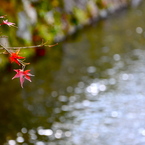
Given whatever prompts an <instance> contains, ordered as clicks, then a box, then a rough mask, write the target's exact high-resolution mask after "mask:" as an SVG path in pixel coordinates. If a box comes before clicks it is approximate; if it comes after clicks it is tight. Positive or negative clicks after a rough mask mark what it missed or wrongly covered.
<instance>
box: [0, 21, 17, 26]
mask: <svg viewBox="0 0 145 145" xmlns="http://www.w3.org/2000/svg"><path fill="white" fill-rule="evenodd" d="M1 25H8V26H9V27H10V26H13V27H16V26H15V23H12V22H9V21H8V20H3V22H2V24H1Z"/></svg>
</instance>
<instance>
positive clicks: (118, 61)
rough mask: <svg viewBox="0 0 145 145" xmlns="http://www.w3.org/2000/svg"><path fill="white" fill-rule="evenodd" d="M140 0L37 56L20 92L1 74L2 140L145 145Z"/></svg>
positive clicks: (144, 24)
mask: <svg viewBox="0 0 145 145" xmlns="http://www.w3.org/2000/svg"><path fill="white" fill-rule="evenodd" d="M144 6H145V3H142V5H141V6H139V7H138V8H133V9H130V10H123V11H122V12H120V13H119V14H115V15H113V16H110V17H109V18H108V19H105V20H101V21H100V22H98V23H97V24H95V25H93V26H92V27H88V28H85V29H82V30H81V31H80V32H79V33H77V34H75V35H74V36H72V37H71V38H70V39H68V40H66V41H65V42H63V43H60V44H59V45H58V46H56V47H53V48H52V49H51V50H49V51H47V54H46V55H45V56H44V57H42V58H34V61H33V60H32V63H31V66H30V67H31V68H30V69H31V70H32V72H33V74H35V77H33V78H32V81H33V82H32V83H29V82H28V83H25V84H24V87H25V88H24V89H23V90H22V89H21V88H20V86H19V82H18V80H13V81H11V80H10V77H11V75H12V73H11V74H5V76H4V74H1V75H3V78H2V80H1V84H0V86H1V87H0V91H1V95H0V117H1V120H0V128H1V129H0V136H1V141H0V143H1V144H4V143H5V145H17V144H22V145H31V144H34V145H122V144H123V145H144V144H145V121H144V120H145V111H144V110H145V91H144V90H145V89H144V87H145V31H144V30H145V21H144V16H145V9H144Z"/></svg>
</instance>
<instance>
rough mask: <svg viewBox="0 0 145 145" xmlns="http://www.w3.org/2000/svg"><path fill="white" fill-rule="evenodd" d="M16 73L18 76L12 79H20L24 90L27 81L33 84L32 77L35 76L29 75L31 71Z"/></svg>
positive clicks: (17, 71) (17, 70)
mask: <svg viewBox="0 0 145 145" xmlns="http://www.w3.org/2000/svg"><path fill="white" fill-rule="evenodd" d="M14 71H15V72H16V75H15V76H14V77H13V78H12V79H15V78H20V84H21V87H22V88H23V83H24V81H25V79H26V80H28V81H30V82H31V78H30V76H34V75H32V74H30V73H29V71H30V70H25V71H24V70H22V69H14Z"/></svg>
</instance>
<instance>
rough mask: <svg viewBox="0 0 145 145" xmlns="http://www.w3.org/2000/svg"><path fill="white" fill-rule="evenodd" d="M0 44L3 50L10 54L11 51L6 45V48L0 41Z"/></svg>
mask: <svg viewBox="0 0 145 145" xmlns="http://www.w3.org/2000/svg"><path fill="white" fill-rule="evenodd" d="M0 45H1V46H2V47H1V49H4V50H6V51H7V52H8V53H10V54H11V51H10V50H9V48H8V47H7V48H6V47H5V46H4V45H3V44H2V43H0Z"/></svg>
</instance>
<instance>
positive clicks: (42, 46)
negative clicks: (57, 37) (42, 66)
mask: <svg viewBox="0 0 145 145" xmlns="http://www.w3.org/2000/svg"><path fill="white" fill-rule="evenodd" d="M0 45H1V44H0ZM56 45H58V43H56V44H53V45H44V44H41V45H36V46H25V47H7V48H8V49H25V48H36V47H43V46H47V47H53V46H56ZM1 46H2V45H1ZM0 49H3V46H2V47H0Z"/></svg>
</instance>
